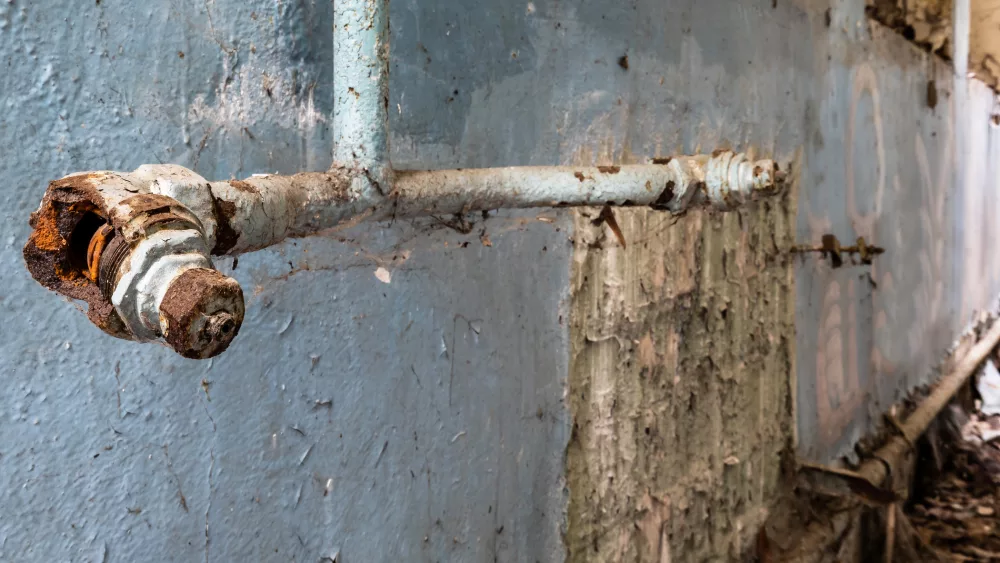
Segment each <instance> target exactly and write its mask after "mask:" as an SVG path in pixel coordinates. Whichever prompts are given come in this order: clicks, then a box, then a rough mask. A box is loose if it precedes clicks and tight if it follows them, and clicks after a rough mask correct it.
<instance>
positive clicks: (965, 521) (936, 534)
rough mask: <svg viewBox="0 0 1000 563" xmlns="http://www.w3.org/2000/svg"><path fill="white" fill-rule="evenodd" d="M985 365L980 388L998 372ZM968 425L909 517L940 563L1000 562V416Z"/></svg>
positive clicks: (969, 420)
mask: <svg viewBox="0 0 1000 563" xmlns="http://www.w3.org/2000/svg"><path fill="white" fill-rule="evenodd" d="M986 366H987V368H986V370H985V372H987V373H985V374H984V376H983V377H981V379H980V383H981V384H980V385H979V386H978V387H979V388H982V387H983V386H982V381H983V379H985V377H988V376H990V375H994V374H996V367H995V366H993V364H992V362H987V364H986ZM990 368H992V371H990ZM998 375H1000V374H998ZM988 399H990V397H988V396H985V395H984V396H982V401H983V402H982V403H981V405H983V404H985V402H986V400H988ZM963 421H964V424H962V425H961V429H960V434H961V435H960V436H954V437H953V440H954V443H953V444H951V445H950V446H949V450H950V451H949V452H948V455H947V456H944V457H943V463H942V466H941V470H942V471H941V472H940V473H938V474H937V475H934V476H933V478H932V479H925V480H924V483H923V485H922V486H921V489H922V490H920V491H919V494H918V495H917V496H916V497H915V498H914V499H913V500H914V502H913V504H912V506H911V507H910V509H909V510H908V511H907V512H908V514H907V516H908V517H909V523H910V524H911V525H912V526H913V531H914V533H915V534H916V536H917V538H918V539H919V540H920V542H921V543H923V544H924V545H925V546H927V547H929V548H930V549H931V550H932V551H933V552H934V554H935V555H936V556H937V559H936V560H938V561H945V562H964V561H997V562H1000V440H996V438H997V437H1000V414H985V413H984V412H982V410H979V412H976V413H973V414H970V415H967V416H965V417H963ZM935 473H936V472H935ZM929 560H934V559H929Z"/></svg>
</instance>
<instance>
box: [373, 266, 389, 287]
mask: <svg viewBox="0 0 1000 563" xmlns="http://www.w3.org/2000/svg"><path fill="white" fill-rule="evenodd" d="M375 278H376V279H378V281H380V282H382V283H389V282H391V281H392V274H391V273H389V270H386V269H385V268H383V267H381V266H379V268H378V269H377V270H375Z"/></svg>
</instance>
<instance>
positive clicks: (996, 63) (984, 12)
mask: <svg viewBox="0 0 1000 563" xmlns="http://www.w3.org/2000/svg"><path fill="white" fill-rule="evenodd" d="M971 8H972V9H971V17H970V18H969V23H970V30H969V70H970V71H971V72H973V73H975V75H976V78H978V79H980V80H982V81H983V82H984V83H985V84H987V85H989V86H990V87H991V88H993V89H994V90H996V89H997V87H998V86H1000V1H998V0H973V1H972V2H971Z"/></svg>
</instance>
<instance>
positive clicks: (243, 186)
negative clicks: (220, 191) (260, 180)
mask: <svg viewBox="0 0 1000 563" xmlns="http://www.w3.org/2000/svg"><path fill="white" fill-rule="evenodd" d="M229 185H230V186H232V187H234V188H236V189H237V190H239V191H241V192H246V193H248V194H255V193H258V191H257V188H255V187H253V186H252V185H251V184H250V183H249V182H244V181H243V180H230V181H229Z"/></svg>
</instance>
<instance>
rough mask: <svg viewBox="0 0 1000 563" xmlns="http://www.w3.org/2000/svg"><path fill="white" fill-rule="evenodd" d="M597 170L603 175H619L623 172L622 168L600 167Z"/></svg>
mask: <svg viewBox="0 0 1000 563" xmlns="http://www.w3.org/2000/svg"><path fill="white" fill-rule="evenodd" d="M597 170H598V171H599V172H601V173H602V174H617V173H619V172H621V171H622V167H621V166H598V167H597Z"/></svg>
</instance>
